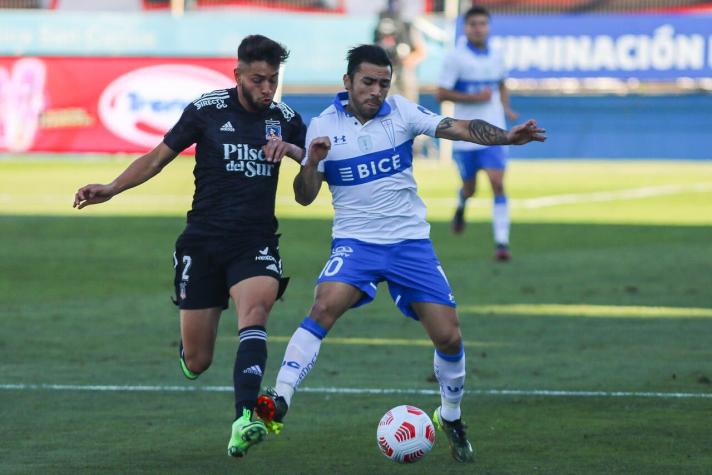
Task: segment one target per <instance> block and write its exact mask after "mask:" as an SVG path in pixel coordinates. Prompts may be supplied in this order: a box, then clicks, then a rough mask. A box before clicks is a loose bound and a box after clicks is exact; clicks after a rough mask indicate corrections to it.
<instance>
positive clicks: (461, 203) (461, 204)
mask: <svg viewBox="0 0 712 475" xmlns="http://www.w3.org/2000/svg"><path fill="white" fill-rule="evenodd" d="M466 204H467V198H465V193H463V192H462V188H460V191H458V192H457V207H458V209H465V205H466Z"/></svg>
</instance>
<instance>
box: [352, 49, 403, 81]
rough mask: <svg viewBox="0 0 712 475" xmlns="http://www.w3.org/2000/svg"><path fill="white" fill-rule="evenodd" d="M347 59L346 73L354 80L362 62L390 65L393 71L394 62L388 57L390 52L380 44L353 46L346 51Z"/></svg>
mask: <svg viewBox="0 0 712 475" xmlns="http://www.w3.org/2000/svg"><path fill="white" fill-rule="evenodd" d="M346 60H347V61H348V62H349V63H348V66H347V67H346V74H347V75H348V76H349V77H350V78H351V79H352V80H353V78H354V74H356V70H357V69H358V67H359V66H360V65H361V63H369V64H375V65H376V66H388V67H389V68H391V71H393V64H392V63H391V60H390V59H388V54H387V53H386V51H385V50H384V49H383V48H381V47H380V46H376V45H359V46H356V47H354V48H351V49H350V50H349V52H348V53H346Z"/></svg>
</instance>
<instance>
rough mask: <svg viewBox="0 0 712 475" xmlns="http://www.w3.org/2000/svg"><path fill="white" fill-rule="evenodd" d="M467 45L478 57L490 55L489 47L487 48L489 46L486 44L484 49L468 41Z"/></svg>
mask: <svg viewBox="0 0 712 475" xmlns="http://www.w3.org/2000/svg"><path fill="white" fill-rule="evenodd" d="M465 44H466V45H467V48H468V49H469V50H470V51H472V52H473V53H475V54H476V55H477V56H487V55H488V54H489V47H488V46H487V44H485V47H484V48H478V47H477V46H475V45H473V44H472V43H470V42H469V41H467V42H466V43H465Z"/></svg>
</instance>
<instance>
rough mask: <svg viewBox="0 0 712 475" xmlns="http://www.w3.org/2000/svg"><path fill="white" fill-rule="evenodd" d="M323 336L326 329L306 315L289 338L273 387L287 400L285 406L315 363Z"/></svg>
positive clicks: (288, 403)
mask: <svg viewBox="0 0 712 475" xmlns="http://www.w3.org/2000/svg"><path fill="white" fill-rule="evenodd" d="M325 336H326V330H324V329H323V328H322V327H321V326H320V325H319V324H318V323H316V322H315V321H314V320H312V319H310V318H309V317H307V318H305V319H304V320H303V321H302V323H301V325H299V328H297V330H296V331H295V332H294V334H293V335H292V338H291V339H290V340H289V344H288V345H287V349H286V350H285V351H284V359H283V360H282V367H281V368H280V369H279V373H277V384H276V385H275V388H274V390H275V391H276V392H277V394H278V395H280V396H282V397H283V398H284V400H285V401H286V402H287V406H289V405H290V404H291V402H292V396H293V395H294V392H295V391H296V390H297V388H298V387H299V383H301V382H302V380H303V379H304V378H305V377H306V376H307V375H308V374H309V372H310V371H311V369H312V368H313V367H314V364H316V358H317V356H319V348H320V347H321V340H322V338H324V337H325Z"/></svg>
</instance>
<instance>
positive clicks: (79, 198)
mask: <svg viewBox="0 0 712 475" xmlns="http://www.w3.org/2000/svg"><path fill="white" fill-rule="evenodd" d="M114 195H115V193H114V191H113V189H112V187H111V185H96V184H94V185H86V186H83V187H81V188H79V190H77V192H76V193H75V194H74V205H73V207H74V208H77V209H82V208H84V207H85V206H89V205H95V204H98V203H103V202H104V201H109V200H110V199H111V198H112V197H113V196H114Z"/></svg>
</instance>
